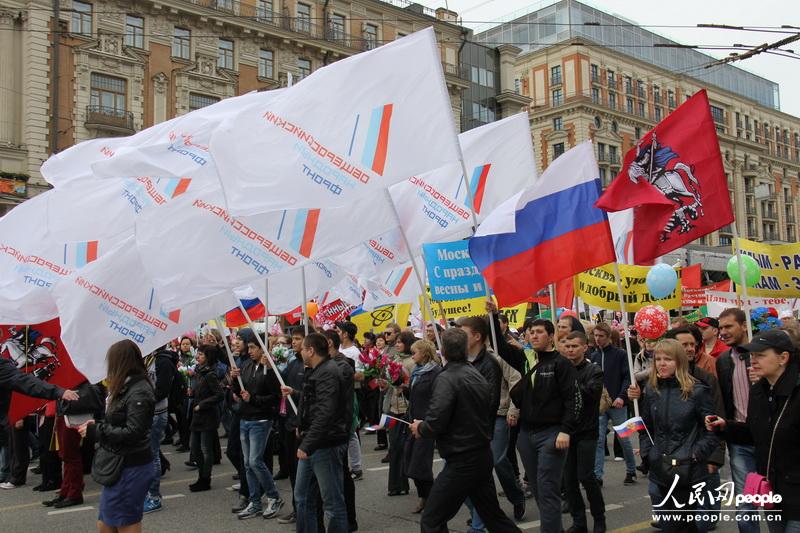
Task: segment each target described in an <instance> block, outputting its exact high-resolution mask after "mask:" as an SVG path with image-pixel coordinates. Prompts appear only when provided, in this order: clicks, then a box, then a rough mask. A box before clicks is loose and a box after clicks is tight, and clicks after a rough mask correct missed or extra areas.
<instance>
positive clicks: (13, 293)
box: [0, 190, 119, 324]
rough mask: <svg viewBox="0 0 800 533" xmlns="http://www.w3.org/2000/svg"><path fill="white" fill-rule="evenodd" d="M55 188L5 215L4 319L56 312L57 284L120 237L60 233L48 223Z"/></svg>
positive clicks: (0, 231) (0, 318) (34, 318)
mask: <svg viewBox="0 0 800 533" xmlns="http://www.w3.org/2000/svg"><path fill="white" fill-rule="evenodd" d="M53 192H55V191H54V190H50V191H47V192H45V193H43V194H40V195H39V196H36V197H35V198H31V199H30V200H28V201H26V202H25V203H23V204H21V205H19V206H17V207H15V208H14V209H12V210H11V212H9V213H8V214H7V215H5V216H4V217H3V218H0V324H36V323H39V322H45V321H47V320H50V319H52V318H55V317H56V316H57V315H58V310H57V309H56V303H55V300H53V296H52V293H51V290H52V288H53V285H54V284H55V283H56V282H57V281H58V280H59V279H61V278H63V277H66V276H68V275H70V274H71V273H72V272H73V271H74V270H76V269H80V268H82V267H84V266H86V265H87V264H89V263H91V262H92V261H94V260H96V259H98V258H99V257H101V256H102V255H103V254H105V253H106V252H107V251H108V250H110V249H112V248H113V247H114V246H115V245H116V243H118V242H119V241H118V240H117V239H105V240H99V241H98V240H88V241H82V242H64V241H59V240H56V239H54V238H53V236H52V235H51V234H49V233H48V232H47V229H46V228H47V224H46V223H45V220H46V216H47V211H46V209H47V203H48V199H49V196H50V195H51V194H52V193H53Z"/></svg>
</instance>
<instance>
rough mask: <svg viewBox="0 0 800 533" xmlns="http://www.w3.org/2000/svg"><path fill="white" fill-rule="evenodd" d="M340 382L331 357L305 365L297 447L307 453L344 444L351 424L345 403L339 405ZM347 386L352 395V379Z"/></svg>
mask: <svg viewBox="0 0 800 533" xmlns="http://www.w3.org/2000/svg"><path fill="white" fill-rule="evenodd" d="M342 385H343V379H342V372H341V370H340V369H339V365H338V364H337V363H336V361H334V360H333V359H327V360H325V361H324V362H322V363H320V364H319V365H318V366H317V368H306V372H305V376H304V383H303V395H302V398H301V400H300V416H299V424H298V430H299V431H300V444H299V445H298V446H297V447H298V448H299V449H300V450H303V451H304V452H306V453H307V454H308V455H311V454H312V453H314V452H315V451H316V450H319V449H321V448H330V447H333V446H338V445H340V444H345V443H347V440H348V437H349V430H350V426H349V424H348V422H349V421H345V417H344V414H343V411H345V406H344V405H340V403H341V401H342ZM350 389H351V390H350V391H349V392H350V394H352V392H353V391H352V381H351V385H350Z"/></svg>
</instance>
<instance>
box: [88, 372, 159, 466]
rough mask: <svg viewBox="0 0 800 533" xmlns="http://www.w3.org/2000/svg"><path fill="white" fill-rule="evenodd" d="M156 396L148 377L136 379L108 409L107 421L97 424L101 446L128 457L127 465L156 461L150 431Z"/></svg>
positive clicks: (128, 384)
mask: <svg viewBox="0 0 800 533" xmlns="http://www.w3.org/2000/svg"><path fill="white" fill-rule="evenodd" d="M155 405H156V396H155V392H154V391H153V386H152V385H151V384H150V381H149V380H148V379H147V378H146V377H145V376H135V377H133V378H131V379H129V380H128V382H127V383H125V385H124V386H123V387H122V390H121V391H120V394H119V396H118V397H117V398H116V400H114V402H113V403H111V404H110V405H109V406H108V409H107V410H106V416H105V419H104V420H103V421H102V422H100V423H99V424H98V425H97V439H98V442H99V444H100V446H103V447H105V448H106V449H108V450H110V451H112V452H114V453H116V454H118V455H123V456H124V457H125V463H124V464H125V465H126V466H137V465H143V464H147V463H149V462H151V461H152V460H153V456H152V453H151V452H150V428H152V427H153V414H154V412H155Z"/></svg>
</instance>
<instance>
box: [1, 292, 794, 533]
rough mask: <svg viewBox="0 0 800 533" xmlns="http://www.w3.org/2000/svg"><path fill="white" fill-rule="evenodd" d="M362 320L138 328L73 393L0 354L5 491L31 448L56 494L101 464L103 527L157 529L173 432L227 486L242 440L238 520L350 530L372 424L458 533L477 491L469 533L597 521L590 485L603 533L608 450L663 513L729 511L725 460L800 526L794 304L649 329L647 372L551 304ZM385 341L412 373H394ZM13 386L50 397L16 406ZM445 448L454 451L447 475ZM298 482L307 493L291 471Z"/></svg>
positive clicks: (60, 498) (670, 519)
mask: <svg viewBox="0 0 800 533" xmlns="http://www.w3.org/2000/svg"><path fill="white" fill-rule="evenodd" d="M490 321H492V322H493V323H490ZM434 328H436V329H437V330H438V331H435V330H434ZM492 331H496V332H497V335H496V339H493V338H492V337H493V335H492ZM361 333H362V335H361V336H359V331H358V328H357V327H356V325H355V324H354V323H353V322H350V321H342V322H337V323H336V324H335V327H333V328H328V329H320V330H319V331H315V330H314V329H313V328H312V329H311V330H310V331H309V332H308V333H306V331H305V330H304V328H303V327H296V328H294V329H293V330H291V333H290V334H288V335H286V334H281V335H273V336H266V335H264V334H260V333H257V332H255V331H253V330H251V329H248V328H244V329H239V330H238V331H237V332H236V333H235V334H231V335H230V336H223V335H222V334H221V333H220V332H219V331H217V330H213V329H207V330H206V331H205V333H204V334H203V335H202V336H201V338H200V342H199V344H197V343H196V342H195V339H194V338H192V337H188V336H187V337H183V338H181V339H176V341H175V342H174V343H172V344H170V345H167V346H164V347H162V348H161V349H159V350H156V351H155V352H153V353H152V354H148V355H147V356H143V354H141V353H140V351H139V349H138V347H137V345H136V344H135V343H133V342H131V341H121V342H118V343H116V344H114V345H112V346H111V347H110V348H109V349H108V354H107V364H108V369H107V378H106V380H105V381H104V382H103V383H101V384H97V385H89V384H83V385H81V386H80V387H78V388H77V389H76V390H75V391H72V390H67V391H65V390H63V389H61V388H59V387H57V386H54V385H51V384H48V383H45V382H41V381H39V380H37V379H36V378H34V377H33V376H31V375H27V374H22V373H20V372H19V371H17V370H16V368H15V367H14V366H13V364H12V363H10V362H8V361H6V360H4V359H0V428H2V429H1V430H0V437H2V438H0V481H2V484H0V488H3V489H14V488H18V487H21V486H23V485H26V483H27V481H28V480H27V475H28V471H29V469H28V466H29V464H30V461H31V455H32V454H33V455H35V456H38V458H39V464H38V466H37V468H36V469H34V470H33V471H34V472H36V473H39V474H41V476H42V481H41V483H40V484H39V485H37V486H35V487H34V490H38V491H41V492H50V491H54V490H57V491H58V492H57V493H56V496H55V497H54V498H51V499H46V500H44V501H43V505H45V506H48V507H53V508H59V509H60V508H65V507H70V506H74V505H80V504H82V503H83V488H84V481H83V480H84V475H87V474H91V476H92V477H93V479H94V480H95V481H96V482H98V483H99V484H101V485H102V486H103V490H102V494H101V497H100V504H99V516H98V529H99V530H100V531H101V532H107V531H138V530H140V529H141V522H142V517H143V515H144V514H147V513H153V512H156V511H159V510H160V509H162V508H163V506H164V503H163V499H162V497H161V492H160V479H161V477H162V476H163V475H164V474H165V473H166V472H167V471H168V470H169V469H170V467H171V465H170V464H169V462H168V461H167V459H166V457H165V456H164V454H163V453H162V451H161V448H162V447H163V446H166V445H169V444H172V445H174V446H176V448H177V450H179V451H184V452H186V451H188V452H189V459H188V461H187V462H186V465H187V466H190V467H192V468H196V469H197V480H196V481H195V482H194V483H192V484H191V485H190V486H189V489H190V491H192V492H200V491H207V490H210V489H212V481H211V480H212V471H213V468H214V465H217V464H220V462H221V460H222V445H221V440H222V441H225V440H227V442H226V444H227V447H226V450H225V456H226V458H227V459H228V460H229V461H230V463H231V464H232V465H233V467H234V468H235V469H236V475H235V478H236V481H237V484H236V485H234V488H235V490H237V495H238V497H237V500H236V501H235V502H234V504H233V505H232V507H231V511H232V513H233V514H234V515H235V516H236V518H237V519H239V520H247V519H252V518H257V517H262V518H263V519H276V520H277V521H278V522H279V523H283V524H294V525H295V528H296V530H297V531H298V532H303V533H305V532H316V531H327V532H329V533H342V532H351V531H356V530H358V521H357V516H356V490H355V487H356V482H358V481H359V480H361V479H363V476H364V472H363V466H362V457H361V449H362V442H361V439H362V437H363V436H364V434H365V431H369V432H372V433H376V434H377V446H376V448H375V449H376V451H381V450H385V451H386V456H385V457H384V458H383V462H385V463H387V464H388V483H387V487H386V491H387V496H389V497H392V496H400V495H406V494H409V491H410V482H409V480H410V481H411V482H413V486H414V489H415V491H416V496H417V503H416V506H415V507H414V508H413V509H409V512H410V513H417V514H420V515H421V516H420V528H421V531H423V532H444V531H447V527H448V526H447V524H448V521H450V520H452V519H453V518H454V516H455V515H456V513H457V512H458V510H459V509H460V508H461V507H462V505H465V506H466V507H467V508H468V509H469V513H470V520H469V528H470V532H471V533H480V532H483V531H490V532H495V531H497V532H517V531H519V528H518V526H517V523H518V522H520V521H523V520H524V519H525V517H526V515H527V509H526V506H527V502H528V498H529V497H530V496H532V497H533V498H534V501H535V503H536V505H537V507H538V516H539V520H540V528H541V530H542V531H544V532H546V533H560V532H561V531H563V530H566V531H567V532H568V533H585V532H588V531H589V525H590V524H589V520H588V519H587V509H586V507H587V504H586V502H585V501H584V497H583V495H584V494H585V496H586V500H588V508H589V509H588V510H589V514H590V515H591V527H592V531H593V532H594V533H603V532H604V531H606V528H607V526H606V517H605V512H606V511H605V509H606V504H605V499H604V496H603V490H604V488H603V487H604V479H605V469H604V466H605V461H606V457H607V456H614V458H616V459H619V460H622V461H624V464H625V477H624V480H623V485H625V486H632V485H637V484H638V483H639V475H642V476H645V477H646V478H647V493H648V494H649V495H650V498H651V502H652V506H653V511H654V517H655V518H656V519H655V520H654V521H653V523H652V525H653V527H656V528H658V529H662V530H664V531H702V532H705V531H709V530H712V529H714V528H715V527H716V525H717V523H718V521H719V519H720V518H719V517H720V512H721V504H722V503H723V502H722V500H723V499H724V498H723V497H721V496H720V495H721V493H722V491H721V490H718V489H720V488H721V487H722V486H723V483H722V478H721V475H720V469H722V468H723V467H724V466H725V462H726V458H727V460H728V464H729V466H730V473H731V477H732V481H733V485H734V487H735V491H732V493H735V494H736V495H741V494H751V495H766V494H767V493H768V492H770V491H771V492H773V493H774V494H779V495H780V496H781V498H782V499H779V501H777V502H775V504H774V507H772V508H770V509H769V513H764V514H765V515H768V516H767V517H766V518H767V521H766V523H767V526H768V528H769V530H770V531H771V532H772V533H783V532H798V531H800V488H799V487H798V480H800V461H798V460H795V459H800V457H798V453H800V452H798V450H800V403H798V402H800V398H798V396H799V395H798V394H797V391H798V390H799V389H800V359H799V358H800V355H799V354H798V351H797V346H798V340H800V329H799V328H798V325H797V322H796V321H792V320H788V319H787V320H785V321H784V324H783V326H782V327H781V328H780V329H772V330H764V331H757V332H755V334H754V336H753V338H752V340H751V341H749V342H748V335H747V326H746V316H745V314H744V312H743V311H742V310H740V309H735V308H732V309H727V310H725V311H724V312H722V313H721V314H720V316H719V317H718V318H712V317H706V318H702V319H701V320H699V321H698V322H696V324H694V325H690V324H689V323H688V322H686V321H685V320H683V319H680V318H677V319H676V320H675V321H673V323H672V327H671V329H670V330H669V331H667V333H666V334H665V336H664V337H663V338H662V339H659V340H644V339H640V340H639V342H637V339H635V338H634V339H633V345H634V349H635V352H636V353H635V354H634V357H633V361H632V368H631V366H630V363H629V359H628V354H627V353H626V351H625V350H623V349H621V348H620V346H621V345H622V343H621V341H620V335H619V331H618V329H616V328H613V327H611V326H610V325H609V324H608V323H606V322H599V323H596V324H594V323H589V322H584V321H581V320H579V319H578V318H576V317H575V316H562V317H561V319H560V320H558V321H557V322H556V323H553V322H551V321H550V320H546V319H542V318H531V319H527V320H526V321H525V324H524V325H523V327H522V328H521V330H520V331H518V332H514V331H512V330H511V329H510V328H509V324H508V320H507V318H506V317H505V316H504V315H502V314H501V313H499V312H498V310H497V308H496V307H495V306H494V304H492V303H491V302H489V303H487V314H486V316H484V317H462V318H460V319H458V320H456V321H455V322H454V323H453V324H452V325H451V327H448V328H442V327H441V326H439V325H438V324H437V325H433V324H428V325H427V327H426V328H425V329H423V330H422V331H416V332H415V331H413V330H412V329H411V328H407V327H401V326H400V325H398V324H391V325H389V326H388V327H387V328H385V330H384V331H383V332H379V333H378V334H375V333H373V332H361ZM359 339H361V341H360V340H359ZM370 355H372V356H374V355H378V356H379V357H381V358H384V360H387V361H393V362H394V364H395V366H394V367H393V368H395V369H396V372H398V374H399V375H398V376H389V375H387V374H381V375H378V376H375V375H374V372H373V370H374V369H372V368H370V367H369V366H368V364H367V362H368V361H369V360H370ZM631 370H632V371H631ZM631 377H633V379H631ZM12 391H17V392H22V393H24V394H28V395H30V396H34V397H39V398H44V399H46V400H48V403H47V404H46V406H45V407H44V408H43V409H42V410H40V411H39V412H37V413H34V414H33V415H31V416H28V417H25V418H23V419H22V420H19V421H15V422H14V423H13V424H9V423H8V420H7V419H6V412H7V411H8V406H9V401H10V396H11V393H12ZM635 416H641V421H642V422H643V427H640V426H637V425H636V422H635V420H637V419H636V418H634V417H635ZM632 420H633V421H634V422H631V421H632ZM626 424H628V425H629V426H632V427H631V430H630V431H619V428H620V427H622V428H625V427H626V426H625V425H626ZM610 426H616V429H617V430H618V431H617V432H616V433H615V431H614V430H612V429H611V428H610ZM637 430H638V431H637ZM637 432H638V439H636V433H637ZM609 437H610V438H609ZM437 453H438V455H439V456H441V458H442V459H443V460H444V467H443V469H442V470H441V471H440V472H439V473H438V475H435V472H434V456H435V455H436V454H437ZM276 458H277V466H276V461H275V459H276ZM495 476H496V478H497V480H498V481H499V484H500V487H499V489H500V491H501V492H500V493H499V494H501V495H502V497H503V498H505V499H507V500H508V502H509V504H510V506H511V508H512V509H513V516H511V517H509V516H507V515H506V514H505V513H504V511H503V509H502V507H501V506H500V503H499V500H498V487H497V486H495ZM286 478H288V479H289V482H290V485H291V487H292V499H291V501H288V498H287V501H284V499H283V498H282V497H281V495H280V492H279V491H278V488H277V486H276V483H275V481H276V480H280V479H286ZM754 486H756V488H753V487H754ZM581 489H583V490H581ZM754 491H755V492H754ZM744 500H745V499H736V498H734V499H732V500H731V501H734V502H735V503H736V504H737V507H736V509H737V511H736V512H737V513H739V519H738V520H737V525H738V527H739V529H740V531H743V532H749V531H756V530H758V529H759V522H758V516H756V515H757V514H758V509H759V508H760V507H758V506H756V505H755V504H754V503H753V502H756V500H757V498H756V499H754V498H751V499H750V500H747V501H744ZM756 503H757V502H756ZM727 505H730V502H727ZM676 509H677V510H681V512H675V511H676ZM670 511H672V512H670ZM690 511H696V513H697V516H698V517H700V518H695V519H690V518H688V516H689V512H690ZM565 515H566V516H568V517H569V520H570V522H571V523H570V524H569V525H568V526H567V527H566V528H565V527H564V525H565V524H564V521H563V517H564V516H565Z"/></svg>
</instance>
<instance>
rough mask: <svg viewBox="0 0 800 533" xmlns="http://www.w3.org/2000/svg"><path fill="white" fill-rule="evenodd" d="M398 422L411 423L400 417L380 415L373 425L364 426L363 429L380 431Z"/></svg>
mask: <svg viewBox="0 0 800 533" xmlns="http://www.w3.org/2000/svg"><path fill="white" fill-rule="evenodd" d="M398 422H402V423H403V424H407V425H411V424H409V423H408V422H406V421H405V420H403V419H402V418H395V417H393V416H389V415H381V420H380V422H378V423H377V424H375V425H372V426H369V427H366V428H364V431H369V432H374V431H380V430H381V429H391V428H393V427H394V426H396V425H397V423H398Z"/></svg>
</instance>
